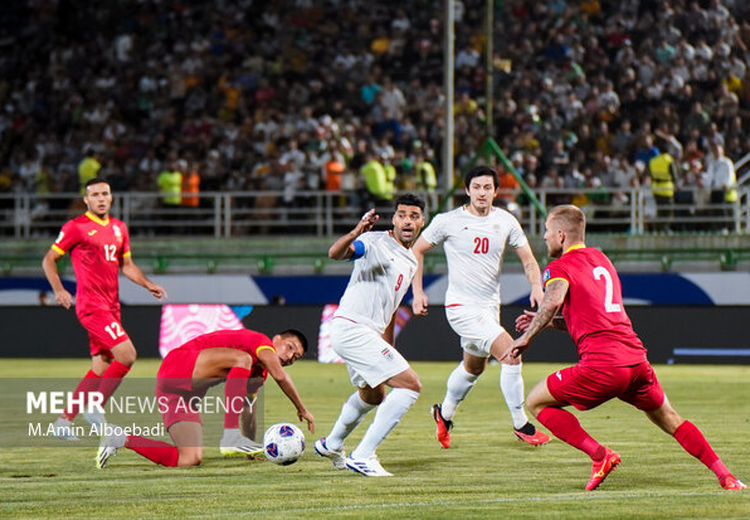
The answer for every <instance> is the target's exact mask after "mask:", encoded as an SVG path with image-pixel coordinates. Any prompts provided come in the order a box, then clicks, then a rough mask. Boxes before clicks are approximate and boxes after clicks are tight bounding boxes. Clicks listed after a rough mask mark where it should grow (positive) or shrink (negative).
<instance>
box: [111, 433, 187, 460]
mask: <svg viewBox="0 0 750 520" xmlns="http://www.w3.org/2000/svg"><path fill="white" fill-rule="evenodd" d="M125 447H126V448H128V449H131V450H133V451H134V452H136V453H137V454H138V455H141V456H142V457H146V458H147V459H148V460H150V461H152V462H156V463H157V464H161V465H162V466H167V467H170V468H174V467H175V466H177V460H178V459H179V458H180V452H179V451H177V448H176V447H174V446H172V445H171V444H169V443H168V442H164V441H155V440H153V439H147V438H146V437H141V436H140V435H128V439H127V440H126V441H125Z"/></svg>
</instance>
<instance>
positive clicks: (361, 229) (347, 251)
mask: <svg viewBox="0 0 750 520" xmlns="http://www.w3.org/2000/svg"><path fill="white" fill-rule="evenodd" d="M378 220H380V215H377V214H376V213H375V208H373V209H371V210H370V211H368V212H367V213H365V214H364V215H362V218H361V219H359V222H357V225H356V226H354V229H352V230H351V231H349V232H348V233H347V234H346V235H343V236H341V237H339V238H338V239H337V240H336V241H335V242H334V243H333V245H331V247H330V249H328V257H329V258H332V259H333V260H348V259H350V258H351V257H352V256H353V255H354V246H353V245H352V244H353V243H354V241H355V240H357V237H358V236H359V235H361V234H362V233H366V232H367V231H370V230H371V229H372V227H373V226H374V225H375V223H376V222H377V221H378Z"/></svg>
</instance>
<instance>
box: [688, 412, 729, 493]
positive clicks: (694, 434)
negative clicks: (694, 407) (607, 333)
mask: <svg viewBox="0 0 750 520" xmlns="http://www.w3.org/2000/svg"><path fill="white" fill-rule="evenodd" d="M674 438H675V439H676V440H677V442H679V443H680V446H682V447H683V448H685V451H687V452H688V453H689V454H690V455H692V456H693V457H695V458H696V459H698V460H699V461H701V462H702V463H703V464H705V465H706V467H707V468H708V469H710V470H711V471H713V472H714V474H715V475H716V476H717V477H719V478H720V479H721V478H724V477H726V476H727V475H730V472H729V470H728V469H727V467H726V466H725V465H724V463H723V462H721V459H720V458H719V456H718V455H716V452H714V450H713V448H711V445H710V444H709V443H708V441H707V440H706V438H705V437H704V436H703V434H702V433H701V431H700V430H699V429H698V428H697V427H696V426H695V425H694V424H693V423H691V422H690V421H685V422H683V423H682V424H681V425H680V426H678V427H677V429H676V430H675V432H674Z"/></svg>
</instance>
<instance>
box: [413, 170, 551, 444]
mask: <svg viewBox="0 0 750 520" xmlns="http://www.w3.org/2000/svg"><path fill="white" fill-rule="evenodd" d="M464 182H465V185H466V194H467V195H468V196H469V203H468V204H466V205H464V206H461V207H459V208H456V209H454V210H452V211H449V212H446V213H442V214H440V215H436V216H435V218H434V219H433V220H432V222H431V223H430V225H429V226H427V229H425V230H424V233H422V236H421V237H420V238H419V240H418V241H417V243H416V244H415V245H414V248H413V249H414V255H415V256H416V257H417V261H418V262H419V268H418V270H417V274H416V276H415V277H414V284H413V286H412V290H413V291H414V300H413V303H412V309H413V311H414V313H415V314H417V315H422V316H424V315H426V314H427V303H428V300H427V295H426V294H425V292H424V288H423V286H422V272H423V269H424V255H425V253H426V252H427V251H428V250H429V249H431V248H432V247H434V246H436V245H438V244H443V248H444V249H445V256H446V259H447V260H448V290H447V291H446V293H445V314H446V316H447V317H448V323H450V325H451V327H452V328H453V330H454V331H455V332H456V334H458V335H459V336H460V337H461V347H463V350H464V356H463V361H462V362H461V363H459V365H458V366H457V367H456V368H455V370H453V372H452V373H451V375H450V376H449V377H448V382H447V385H446V386H447V390H446V393H445V398H444V399H443V402H442V404H436V405H434V406H433V407H432V417H433V419H434V420H435V423H436V425H437V426H436V432H435V434H436V436H437V439H438V442H440V445H441V446H442V447H443V448H449V447H450V444H451V438H450V430H451V429H452V428H453V416H454V415H455V413H456V408H457V407H458V405H459V403H460V402H461V401H463V400H464V399H465V398H466V396H467V395H468V394H469V392H470V391H471V389H472V388H473V387H474V384H475V383H476V381H477V378H479V376H480V375H481V374H482V372H484V369H485V367H486V366H487V360H488V359H489V357H490V356H493V357H494V358H496V359H498V360H499V357H500V356H501V355H502V354H503V353H504V352H505V350H506V349H507V348H508V346H509V345H510V344H511V343H512V342H513V338H511V336H510V334H508V333H507V332H506V331H505V330H504V329H503V327H502V326H501V325H500V271H501V268H502V262H503V252H504V251H505V246H506V244H508V245H510V246H511V247H512V248H513V249H514V250H515V252H516V254H517V255H518V257H519V258H520V260H521V263H522V264H523V269H524V273H525V274H526V278H527V279H528V280H529V284H530V285H531V305H532V307H535V306H537V305H538V304H539V303H540V302H541V301H542V299H543V298H544V293H543V290H542V285H541V279H540V274H539V265H538V264H537V263H536V259H535V258H534V253H533V252H532V250H531V247H530V246H529V243H528V240H527V239H526V235H525V234H524V232H523V230H522V229H521V225H520V224H519V223H518V221H517V220H516V219H515V217H513V215H511V214H510V213H508V212H507V211H505V210H503V209H500V208H496V207H494V206H493V205H492V202H493V200H494V199H495V194H496V192H497V185H498V176H497V173H496V172H495V170H493V169H492V168H490V167H489V166H476V167H474V168H472V169H471V170H469V172H468V173H467V174H466V175H465V177H464ZM500 389H501V390H502V393H503V396H504V397H505V402H506V404H507V405H508V409H509V410H510V414H511V417H512V419H513V433H515V435H516V436H517V437H518V438H519V439H520V440H522V441H524V442H527V443H529V444H531V445H534V446H538V445H541V444H545V443H547V442H549V436H548V435H546V434H544V433H543V432H541V431H538V430H537V429H536V428H535V427H534V425H533V424H531V423H530V422H529V420H528V418H527V417H526V413H525V412H524V410H523V404H524V388H523V376H522V374H521V360H520V359H513V360H511V359H508V360H505V361H503V362H502V365H501V369H500Z"/></svg>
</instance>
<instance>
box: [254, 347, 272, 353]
mask: <svg viewBox="0 0 750 520" xmlns="http://www.w3.org/2000/svg"><path fill="white" fill-rule="evenodd" d="M264 348H267V349H269V350H273V351H274V352H276V349H275V348H273V347H272V346H271V345H261V346H260V347H258V348H256V349H255V353H256V354H257V353H258V351H259V350H263V349H264Z"/></svg>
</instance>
